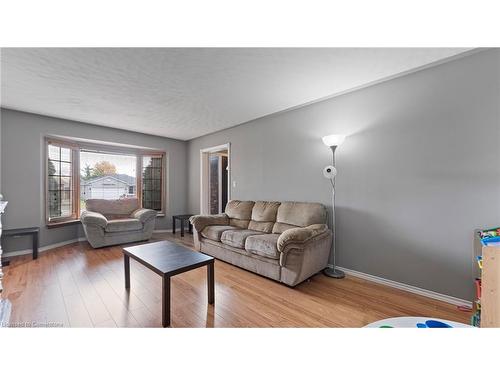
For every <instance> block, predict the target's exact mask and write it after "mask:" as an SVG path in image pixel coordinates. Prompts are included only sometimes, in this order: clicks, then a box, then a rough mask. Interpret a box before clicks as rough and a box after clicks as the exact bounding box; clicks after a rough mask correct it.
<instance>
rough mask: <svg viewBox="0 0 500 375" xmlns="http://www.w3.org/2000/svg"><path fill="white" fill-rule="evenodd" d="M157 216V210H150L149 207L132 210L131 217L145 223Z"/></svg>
mask: <svg viewBox="0 0 500 375" xmlns="http://www.w3.org/2000/svg"><path fill="white" fill-rule="evenodd" d="M155 217H156V211H155V210H150V209H147V208H139V209H138V210H135V211H134V212H132V215H131V218H132V219H137V220H139V221H140V222H141V223H145V222H146V221H148V220H150V219H152V218H155Z"/></svg>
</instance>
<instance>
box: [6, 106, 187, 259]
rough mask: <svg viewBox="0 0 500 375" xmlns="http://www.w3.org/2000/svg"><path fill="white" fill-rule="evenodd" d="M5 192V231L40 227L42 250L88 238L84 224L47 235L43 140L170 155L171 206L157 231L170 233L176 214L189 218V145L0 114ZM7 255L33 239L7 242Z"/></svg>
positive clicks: (42, 118) (49, 231) (48, 119)
mask: <svg viewBox="0 0 500 375" xmlns="http://www.w3.org/2000/svg"><path fill="white" fill-rule="evenodd" d="M0 114H1V117H0V120H1V123H2V125H1V126H2V127H1V133H2V135H1V152H0V154H1V171H0V172H1V175H2V180H1V181H2V183H1V186H0V191H1V192H2V193H3V195H4V196H5V198H6V199H7V200H8V201H9V205H8V207H7V210H6V212H5V215H4V217H3V224H4V228H5V229H9V228H19V227H29V226H40V228H41V233H40V246H45V245H50V244H54V243H57V242H62V241H67V240H71V239H74V238H76V237H83V236H84V234H83V230H82V228H81V225H80V224H73V225H68V226H64V227H59V228H51V229H48V228H46V226H45V217H44V215H45V209H44V197H43V194H44V189H43V186H44V175H43V173H42V171H43V170H44V158H43V145H44V140H43V138H44V136H46V135H60V136H71V137H77V138H85V139H91V140H100V141H107V142H115V143H122V144H128V145H136V146H143V147H152V148H156V149H161V150H165V151H166V152H167V157H168V160H167V163H168V176H167V184H168V200H167V212H166V216H165V217H163V218H158V219H157V225H156V227H157V229H167V228H170V225H171V220H170V217H171V215H172V214H180V213H185V212H186V206H187V201H186V199H187V195H186V184H187V174H186V164H187V163H186V152H187V143H186V142H184V141H177V140H172V139H168V138H162V137H156V136H150V135H144V134H140V133H134V132H129V131H122V130H118V129H112V128H106V127H102V126H95V125H90V124H86V123H79V122H74V121H68V120H62V119H58V118H53V117H46V116H40V115H35V114H29V113H25V112H18V111H12V110H7V109H1V113H0ZM4 245H5V246H4V251H5V252H9V251H14V250H20V249H26V248H29V247H30V242H29V239H7V240H6V241H4Z"/></svg>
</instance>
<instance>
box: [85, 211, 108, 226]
mask: <svg viewBox="0 0 500 375" xmlns="http://www.w3.org/2000/svg"><path fill="white" fill-rule="evenodd" d="M80 221H81V222H82V224H85V225H86V224H93V225H97V226H99V227H101V228H106V225H108V219H106V218H105V217H104V215H102V214H100V213H99V212H93V211H83V212H82V214H81V216H80Z"/></svg>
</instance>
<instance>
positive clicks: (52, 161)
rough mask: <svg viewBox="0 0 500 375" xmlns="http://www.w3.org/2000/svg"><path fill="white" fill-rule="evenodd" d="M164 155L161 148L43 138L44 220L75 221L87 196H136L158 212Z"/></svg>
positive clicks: (162, 206) (161, 209)
mask: <svg viewBox="0 0 500 375" xmlns="http://www.w3.org/2000/svg"><path fill="white" fill-rule="evenodd" d="M165 159H166V154H165V153H164V152H161V151H151V150H142V149H135V148H134V149H130V148H121V147H110V146H105V145H98V144H88V143H78V142H74V143H73V142H68V141H65V140H58V139H51V138H47V139H46V173H45V178H46V213H47V214H46V219H47V224H48V225H55V224H58V223H66V222H72V221H77V220H79V218H80V213H81V212H83V211H84V210H85V206H86V201H87V199H130V198H137V199H138V201H139V204H140V206H141V207H143V208H150V209H153V210H156V211H158V213H159V214H163V213H164V210H165V165H166V160H165Z"/></svg>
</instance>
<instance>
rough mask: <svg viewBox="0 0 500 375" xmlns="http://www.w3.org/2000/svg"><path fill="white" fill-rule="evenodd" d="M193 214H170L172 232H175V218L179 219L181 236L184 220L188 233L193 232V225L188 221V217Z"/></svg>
mask: <svg viewBox="0 0 500 375" xmlns="http://www.w3.org/2000/svg"><path fill="white" fill-rule="evenodd" d="M191 216H193V215H173V216H172V233H173V234H175V220H179V221H180V222H181V237H184V226H185V224H184V222H185V221H187V223H188V226H189V227H188V228H189V233H193V226H192V225H191V223H190V222H189V218H190V217H191Z"/></svg>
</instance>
